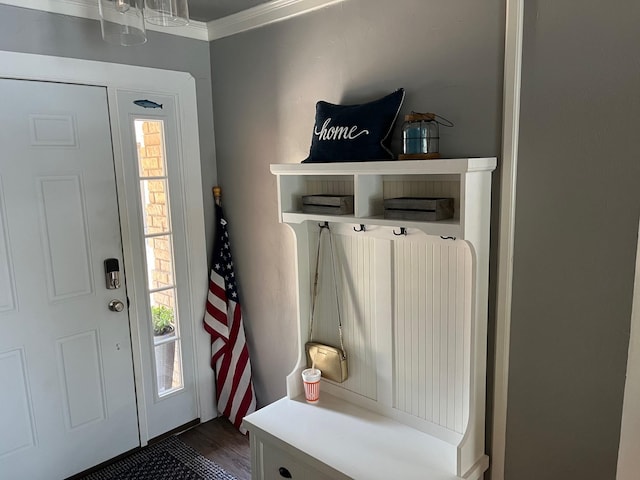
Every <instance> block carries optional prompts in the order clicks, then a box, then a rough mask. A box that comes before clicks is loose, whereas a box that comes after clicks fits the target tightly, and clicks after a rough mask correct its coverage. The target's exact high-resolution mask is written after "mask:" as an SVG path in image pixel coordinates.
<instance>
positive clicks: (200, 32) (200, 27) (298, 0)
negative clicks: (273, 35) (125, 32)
mask: <svg viewBox="0 0 640 480" xmlns="http://www.w3.org/2000/svg"><path fill="white" fill-rule="evenodd" d="M343 1H345V0H273V1H271V2H267V3H263V4H262V5H257V6H255V7H253V8H249V9H247V10H244V11H242V12H238V13H234V14H233V15H228V16H226V17H223V18H220V19H218V20H212V21H210V22H207V23H205V22H198V21H195V20H191V21H190V22H189V25H187V26H186V27H159V26H157V25H153V24H150V23H146V28H147V30H152V31H155V32H162V33H168V34H170V35H177V36H180V37H187V38H193V39H195V40H205V41H211V40H218V39H220V38H224V37H228V36H231V35H235V34H236V33H241V32H246V31H247V30H252V29H254V28H259V27H264V26H265V25H270V24H272V23H276V22H280V21H282V20H287V19H289V18H293V17H297V16H298V15H303V14H305V13H309V12H313V11H314V10H318V9H320V8H324V7H328V6H329V5H333V4H335V3H340V2H343ZM0 4H4V5H11V6H14V7H20V8H28V9H31V10H40V11H43V12H49V13H59V14H62V15H71V16H73V17H82V18H89V19H91V20H100V13H99V12H98V4H97V1H93V2H90V1H89V0H0Z"/></svg>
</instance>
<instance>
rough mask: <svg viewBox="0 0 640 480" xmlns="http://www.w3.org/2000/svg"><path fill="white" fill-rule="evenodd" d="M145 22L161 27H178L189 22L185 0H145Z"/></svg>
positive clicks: (187, 6)
mask: <svg viewBox="0 0 640 480" xmlns="http://www.w3.org/2000/svg"><path fill="white" fill-rule="evenodd" d="M144 4H145V12H146V13H145V14H146V16H147V22H149V23H152V24H154V25H160V26H162V27H180V26H184V25H187V24H188V23H189V4H188V3H187V0H145V2H144Z"/></svg>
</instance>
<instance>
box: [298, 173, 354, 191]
mask: <svg viewBox="0 0 640 480" xmlns="http://www.w3.org/2000/svg"><path fill="white" fill-rule="evenodd" d="M307 194H309V195H313V194H328V195H353V178H352V177H349V179H348V180H345V178H344V176H343V177H336V178H333V177H327V178H315V179H309V180H307Z"/></svg>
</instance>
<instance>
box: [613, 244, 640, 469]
mask: <svg viewBox="0 0 640 480" xmlns="http://www.w3.org/2000/svg"><path fill="white" fill-rule="evenodd" d="M638 237H639V238H640V234H639V235H638ZM639 444H640V242H638V246H637V248H636V275H635V281H634V287H633V304H632V308H631V338H630V339H629V357H628V360H627V380H626V382H625V387H624V402H623V405H622V428H621V429H620V447H619V449H618V470H617V473H616V479H617V480H633V479H636V478H638V471H640V457H638V445H639Z"/></svg>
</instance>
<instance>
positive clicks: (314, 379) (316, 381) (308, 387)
mask: <svg viewBox="0 0 640 480" xmlns="http://www.w3.org/2000/svg"><path fill="white" fill-rule="evenodd" d="M320 375H321V372H320V370H318V369H317V368H307V369H306V370H303V371H302V382H303V383H304V396H305V398H306V399H307V402H308V403H317V402H318V400H319V399H320Z"/></svg>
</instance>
